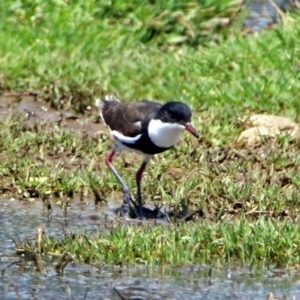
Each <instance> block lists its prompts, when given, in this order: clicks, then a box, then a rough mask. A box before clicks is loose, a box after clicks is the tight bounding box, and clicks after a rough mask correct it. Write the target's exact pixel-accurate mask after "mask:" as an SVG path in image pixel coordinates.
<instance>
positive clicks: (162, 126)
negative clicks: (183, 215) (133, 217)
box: [95, 96, 199, 219]
mask: <svg viewBox="0 0 300 300" xmlns="http://www.w3.org/2000/svg"><path fill="white" fill-rule="evenodd" d="M95 106H96V107H97V108H98V110H99V115H100V118H101V120H102V122H103V123H104V124H105V125H106V126H107V127H108V128H109V130H110V134H111V136H112V138H113V140H114V141H115V145H114V147H113V148H112V150H111V151H110V152H109V153H108V154H107V155H106V157H105V163H106V165H107V167H108V168H109V169H110V171H111V172H112V173H113V174H114V176H115V177H116V179H117V181H118V182H119V184H120V185H121V187H122V190H123V204H122V207H121V211H122V214H123V215H128V214H129V212H130V201H131V196H130V190H129V188H128V186H127V185H126V183H125V182H124V180H123V179H122V178H121V176H120V175H119V174H118V172H117V170H116V169H115V167H114V166H113V164H112V160H113V157H114V155H115V154H116V153H117V152H119V151H124V150H127V151H132V152H136V153H138V154H141V155H142V156H143V161H142V164H141V166H140V168H139V169H138V171H137V172H136V185H137V202H138V205H137V215H138V217H139V219H143V218H144V215H143V201H142V192H141V181H142V176H143V172H144V170H145V168H146V166H147V164H148V162H149V160H150V159H151V157H152V156H153V155H155V154H158V153H162V152H164V151H166V150H168V149H171V148H172V147H174V146H175V145H176V144H177V143H178V142H179V141H180V138H181V134H182V132H183V131H184V130H186V131H188V132H189V133H191V134H192V135H193V136H195V137H196V138H199V134H198V133H197V131H196V129H195V128H194V127H193V126H192V124H191V117H192V112H191V109H190V107H189V106H188V105H187V104H185V103H182V102H178V101H169V102H167V103H165V104H161V103H158V102H154V101H150V100H142V101H137V102H120V101H119V100H117V99H115V98H114V97H113V96H106V97H104V99H96V101H95Z"/></svg>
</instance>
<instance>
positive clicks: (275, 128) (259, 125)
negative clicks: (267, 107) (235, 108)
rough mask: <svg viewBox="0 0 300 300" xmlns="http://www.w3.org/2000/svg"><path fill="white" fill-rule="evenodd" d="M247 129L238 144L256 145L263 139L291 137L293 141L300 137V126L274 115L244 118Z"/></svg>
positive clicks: (239, 138)
mask: <svg viewBox="0 0 300 300" xmlns="http://www.w3.org/2000/svg"><path fill="white" fill-rule="evenodd" d="M242 121H243V123H244V124H245V125H246V129H245V130H244V131H243V132H242V133H241V134H240V136H239V137H238V142H245V143H246V144H248V145H255V144H257V143H259V142H260V141H261V140H262V139H269V138H276V137H277V136H279V135H280V136H290V137H291V138H292V139H296V138H299V137H300V132H299V125H298V124H297V123H295V122H293V121H291V120H289V119H288V118H284V117H279V116H273V115H252V116H251V117H248V118H244V119H243V120H242Z"/></svg>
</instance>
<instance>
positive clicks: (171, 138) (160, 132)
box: [148, 120, 185, 148]
mask: <svg viewBox="0 0 300 300" xmlns="http://www.w3.org/2000/svg"><path fill="white" fill-rule="evenodd" d="M184 129H185V127H184V126H183V125H180V124H177V123H165V122H162V121H161V120H151V121H150V122H149V125H148V134H149V137H150V139H151V141H152V142H153V143H154V144H155V145H156V146H158V147H162V148H169V147H172V146H174V145H176V144H177V143H178V142H179V140H180V137H181V133H182V132H183V131H184Z"/></svg>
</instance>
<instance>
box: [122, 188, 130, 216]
mask: <svg viewBox="0 0 300 300" xmlns="http://www.w3.org/2000/svg"><path fill="white" fill-rule="evenodd" d="M130 201H131V196H130V193H127V192H125V193H124V196H123V204H122V206H121V209H120V215H121V217H126V216H129V215H130Z"/></svg>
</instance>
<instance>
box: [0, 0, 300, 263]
mask: <svg viewBox="0 0 300 300" xmlns="http://www.w3.org/2000/svg"><path fill="white" fill-rule="evenodd" d="M214 2H215V1H208V0H207V1H204V3H205V4H203V6H201V5H200V4H195V3H193V4H191V3H190V2H184V1H183V3H184V4H182V5H181V6H177V5H176V3H177V1H168V2H166V3H168V4H164V5H166V6H158V5H157V4H151V1H144V2H142V3H141V4H140V5H139V4H137V3H136V5H129V4H126V3H125V2H124V1H114V5H110V4H109V1H107V4H105V3H106V2H105V1H104V2H103V4H97V3H96V2H94V1H83V0H82V1H70V2H67V1H54V0H53V1H46V2H44V1H38V0H35V1H8V0H4V1H2V3H1V4H0V5H1V16H0V62H1V63H0V74H1V75H0V88H1V90H3V91H9V90H10V91H16V92H18V93H20V94H22V93H24V92H28V91H31V92H32V91H34V92H35V93H36V97H37V101H48V103H49V102H50V103H51V105H52V106H53V107H55V108H56V109H57V110H59V111H66V110H68V111H75V112H76V113H77V114H78V116H79V118H84V117H85V116H86V115H87V113H88V112H87V111H88V110H87V106H88V105H91V104H92V102H93V99H94V98H95V97H99V96H103V95H105V94H113V95H114V96H116V97H117V98H120V99H122V100H124V101H130V100H139V99H142V98H148V99H155V100H158V101H162V102H165V101H168V100H170V99H178V100H180V101H184V102H186V103H188V104H189V105H191V107H192V108H193V110H194V117H193V119H194V125H195V127H197V128H199V129H200V130H199V131H200V133H201V138H200V140H199V141H195V140H193V139H190V138H189V137H188V136H185V137H184V139H183V141H182V142H181V144H180V145H178V147H177V148H176V149H174V150H172V151H169V152H168V153H166V154H162V155H159V156H157V158H155V159H154V162H159V163H156V164H155V165H154V163H153V164H150V165H149V168H148V169H147V176H145V181H144V183H143V194H144V195H145V196H146V197H145V198H146V201H147V203H149V202H152V203H153V202H157V203H164V204H166V205H168V206H170V207H171V208H172V209H173V210H174V211H175V212H176V211H186V212H187V213H190V212H193V211H196V212H197V214H196V215H195V217H194V218H191V220H190V222H180V221H178V220H175V219H172V220H170V224H163V225H156V226H152V225H149V224H148V225H147V224H142V225H140V226H137V225H130V224H126V225H124V224H123V222H121V223H118V222H116V224H115V226H114V228H113V229H111V230H107V231H106V232H105V233H99V234H98V235H93V236H91V235H85V234H83V235H79V234H75V235H74V236H70V237H69V236H66V237H63V238H62V239H61V240H60V239H59V238H55V239H53V238H50V237H48V238H47V237H44V238H43V242H42V244H41V240H37V241H36V243H34V244H32V245H27V246H26V245H25V244H26V242H21V243H20V245H19V246H20V247H21V246H22V245H23V246H24V247H25V248H28V249H31V250H32V253H38V254H40V252H43V253H48V254H51V253H54V252H55V253H58V254H59V255H64V253H69V254H70V255H71V257H72V258H74V259H75V260H77V261H82V262H89V263H92V262H93V263H96V264H101V263H110V264H121V263H124V264H126V263H146V264H176V265H182V264H188V263H190V264H200V263H205V264H217V265H224V264H226V263H239V262H244V263H246V264H249V265H251V266H255V267H259V266H262V265H264V266H280V267H287V266H296V265H297V264H298V263H299V242H300V236H299V232H300V228H299V224H298V215H299V200H300V197H299V193H298V190H299V165H300V164H299V161H300V151H299V148H300V144H299V141H298V140H294V141H291V140H290V139H289V138H288V137H281V138H278V139H275V140H268V141H263V142H262V143H261V144H258V145H257V146H256V147H254V148H247V147H245V146H243V145H241V144H239V143H236V139H237V137H238V135H239V134H240V132H241V130H242V129H243V128H242V125H241V124H240V123H239V122H238V119H239V117H242V116H244V115H250V114H251V113H254V112H255V113H257V112H261V113H270V114H276V115H282V116H287V117H289V118H291V119H293V120H295V121H298V122H299V112H300V102H299V91H300V80H299V79H300V78H299V74H300V73H299V68H300V67H299V61H300V47H299V46H298V41H299V38H300V29H299V26H295V24H297V23H299V21H300V18H299V16H287V17H286V18H287V19H286V22H284V24H283V25H281V26H279V25H278V26H277V27H275V28H272V29H270V30H268V31H262V32H260V33H256V34H255V35H251V36H247V37H244V36H242V34H241V26H240V24H241V21H240V19H238V18H236V12H237V11H238V9H239V7H238V5H237V2H236V1H222V3H223V4H222V5H221V4H218V5H217V6H216V5H215V3H214ZM101 3H102V2H101ZM139 3H140V1H139ZM189 3H190V4H189ZM146 4H147V5H148V6H147V5H146ZM149 7H150V8H151V9H150V11H152V10H153V13H152V14H148V13H146V11H149ZM160 11H162V12H165V13H164V14H163V13H161V14H160V13H159V12H160ZM199 14H200V16H201V18H200V19H199V18H198V17H199ZM196 16H197V17H196ZM226 18H227V19H226ZM225 19H226V20H227V21H228V23H227V24H226V26H221V25H222V24H223V23H222V22H225ZM184 25H186V26H184ZM208 25H210V27H208V29H207V28H206V27H205V26H208ZM151 26H152V27H151ZM80 113H84V114H80ZM95 116H96V112H95ZM29 121H31V120H30V118H29V120H28V119H27V118H26V116H25V115H22V116H19V117H16V116H12V117H8V118H6V119H4V120H1V121H0V159H1V164H0V190H1V193H2V194H3V198H5V197H6V198H7V196H14V197H16V198H18V199H22V200H26V199H27V200H28V199H43V200H44V201H45V203H47V201H61V199H68V200H67V201H69V202H71V201H75V200H73V199H84V197H86V196H87V195H89V196H90V195H94V197H95V200H96V202H99V201H100V202H101V201H105V200H106V199H107V198H110V196H111V193H112V190H114V189H115V190H116V191H114V192H113V193H114V197H119V196H120V194H119V193H118V187H117V183H116V181H115V179H114V177H113V176H112V175H111V174H110V173H109V172H107V170H106V168H105V165H104V163H103V155H104V153H105V152H106V151H107V150H108V148H109V147H110V144H111V141H110V140H109V139H108V135H107V134H101V135H100V137H99V138H91V137H90V136H89V135H88V134H85V133H84V132H81V131H80V130H73V131H69V130H66V129H65V128H64V127H63V126H61V124H60V123H59V122H58V123H56V124H51V125H49V124H47V123H42V122H40V123H37V124H35V125H32V123H30V122H29ZM90 122H92V121H91V120H90ZM29 123H30V124H31V125H29ZM124 160H126V163H125V162H124V161H123V163H122V160H121V159H120V158H119V159H118V160H116V164H119V165H120V166H121V165H122V168H121V167H119V168H118V169H119V170H120V173H121V175H123V176H124V177H125V178H126V179H127V182H128V185H129V187H130V188H132V190H133V191H134V189H135V183H134V176H133V174H134V171H135V170H136V168H137V167H138V165H139V161H138V160H136V159H134V156H131V155H128V154H126V157H124ZM175 183H176V184H175ZM115 187H116V188H115ZM51 197H53V199H52V198H51ZM120 199H121V198H120Z"/></svg>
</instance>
